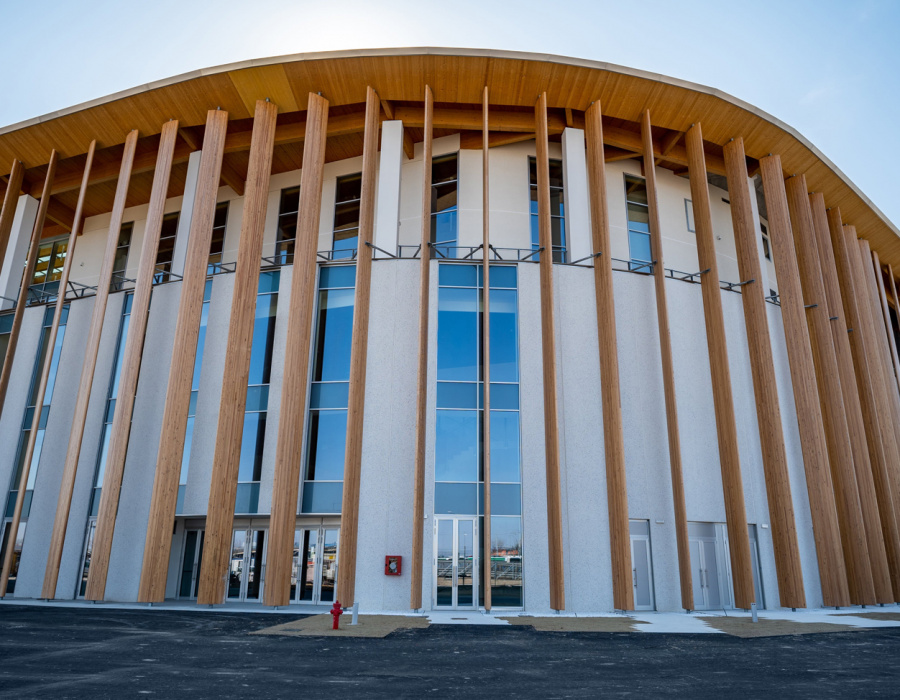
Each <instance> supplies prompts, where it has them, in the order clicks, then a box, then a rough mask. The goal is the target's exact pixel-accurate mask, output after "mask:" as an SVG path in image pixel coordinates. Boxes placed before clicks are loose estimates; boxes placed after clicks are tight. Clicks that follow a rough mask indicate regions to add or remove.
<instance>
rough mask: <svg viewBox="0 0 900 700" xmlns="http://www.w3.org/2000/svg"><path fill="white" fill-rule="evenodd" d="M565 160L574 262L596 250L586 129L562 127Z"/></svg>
mask: <svg viewBox="0 0 900 700" xmlns="http://www.w3.org/2000/svg"><path fill="white" fill-rule="evenodd" d="M562 159H563V182H564V184H565V214H566V244H567V247H568V253H569V261H570V262H572V261H574V260H580V259H581V258H584V257H587V256H588V255H590V254H591V253H592V252H593V245H592V243H591V208H590V201H589V200H588V182H587V162H586V155H585V147H584V130H583V129H570V128H567V129H564V130H563V133H562Z"/></svg>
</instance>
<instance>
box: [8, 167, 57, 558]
mask: <svg viewBox="0 0 900 700" xmlns="http://www.w3.org/2000/svg"><path fill="white" fill-rule="evenodd" d="M58 160H59V154H58V153H57V152H56V151H55V150H53V151H51V152H50V162H49V164H48V165H47V175H46V177H45V178H44V189H43V191H42V192H41V202H40V205H39V206H38V213H37V218H36V219H35V222H34V228H33V229H32V230H31V242H30V243H29V247H28V257H27V259H26V261H25V270H24V272H23V273H22V284H20V285H19V297H18V299H17V301H16V306H15V313H14V314H13V325H12V329H11V330H10V333H9V340H8V341H7V344H6V357H5V359H4V361H3V368H2V370H0V411H2V410H3V404H4V402H5V401H6V390H7V388H8V387H9V377H10V374H11V372H12V366H13V360H14V359H15V357H16V346H17V345H18V344H19V330H20V329H21V328H22V315H23V314H24V313H25V305H26V304H27V303H28V288H29V286H30V285H31V279H32V277H34V267H35V265H36V264H37V253H38V248H40V245H41V233H42V232H43V230H44V221H46V219H47V209H48V208H49V207H50V190H51V188H52V187H53V178H54V177H55V176H56V163H57V161H58ZM7 549H8V550H9V549H10V548H9V547H7Z"/></svg>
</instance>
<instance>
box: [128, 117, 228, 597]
mask: <svg viewBox="0 0 900 700" xmlns="http://www.w3.org/2000/svg"><path fill="white" fill-rule="evenodd" d="M227 129H228V113H227V112H225V111H221V110H210V111H209V113H208V114H207V118H206V131H205V133H204V135H203V149H202V154H201V156H200V170H199V173H198V177H197V189H196V192H195V194H194V207H193V213H192V215H191V227H190V231H189V233H188V249H187V256H186V259H185V264H184V279H183V281H182V283H181V298H180V299H179V301H178V316H177V318H176V321H175V342H174V346H173V349H172V360H171V365H170V367H169V380H168V387H167V390H166V403H165V406H164V408H163V420H162V431H161V433H160V437H159V450H158V452H157V462H156V475H155V477H154V480H153V492H152V495H151V497H150V517H149V520H148V523H147V537H146V540H145V543H144V560H143V564H142V566H141V583H140V587H139V589H138V601H139V602H141V603H156V602H161V601H163V600H164V599H165V596H166V575H167V573H168V568H169V554H170V552H171V549H172V523H173V522H174V520H175V505H176V500H177V497H178V476H179V473H180V469H181V458H182V454H183V452H184V435H185V430H186V428H187V417H188V407H189V403H190V398H191V377H192V375H193V371H194V360H195V359H196V356H197V338H198V335H199V332H200V314H201V311H202V307H203V289H204V287H205V285H206V269H207V262H208V259H209V245H210V240H211V239H212V225H213V217H214V216H215V208H216V194H217V193H218V189H219V175H220V171H221V168H222V154H223V148H224V145H225V133H226V131H227Z"/></svg>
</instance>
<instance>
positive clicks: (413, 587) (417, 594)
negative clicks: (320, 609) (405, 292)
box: [404, 85, 434, 610]
mask: <svg viewBox="0 0 900 700" xmlns="http://www.w3.org/2000/svg"><path fill="white" fill-rule="evenodd" d="M433 110H434V95H433V94H432V92H431V88H430V87H429V86H428V85H426V86H425V124H424V134H425V135H424V138H425V141H424V142H423V144H422V231H421V238H420V241H421V242H420V243H419V357H418V370H417V375H416V377H417V383H416V456H415V473H414V476H413V522H412V557H411V560H410V569H409V576H410V582H409V607H410V609H411V610H419V609H420V608H421V607H422V567H423V566H424V562H423V561H422V557H423V555H422V545H423V539H424V536H425V525H426V524H427V523H426V522H425V460H426V458H427V454H426V431H427V429H428V303H429V289H430V271H431V248H430V247H429V245H428V244H429V242H430V241H431V152H432V139H433V132H434V128H433V120H432V114H433ZM404 128H405V125H404Z"/></svg>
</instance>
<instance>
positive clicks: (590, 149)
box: [541, 100, 634, 610]
mask: <svg viewBox="0 0 900 700" xmlns="http://www.w3.org/2000/svg"><path fill="white" fill-rule="evenodd" d="M584 117H585V139H586V142H587V144H586V145H587V167H588V182H589V187H590V200H591V239H592V245H593V248H594V256H595V257H594V294H595V297H596V304H597V333H598V341H599V349H600V382H601V387H600V389H601V401H602V404H603V449H604V457H605V461H606V497H607V505H608V508H609V538H610V554H611V558H612V580H613V605H614V606H615V607H616V609H618V610H633V609H634V587H633V585H632V576H631V535H630V533H629V530H628V494H627V490H626V480H625V439H624V436H623V434H622V401H621V395H620V391H619V355H618V349H617V347H616V308H615V298H614V296H613V276H612V258H611V256H610V246H609V210H608V207H607V202H606V162H605V158H604V154H603V112H602V110H601V106H600V101H599V100H596V101H595V102H593V103H591V105H590V107H588V109H587V111H586V112H585V115H584ZM547 226H548V228H549V226H550V223H549V216H548V222H547ZM541 245H543V243H542V244H541ZM548 250H549V248H548ZM551 329H552V326H551Z"/></svg>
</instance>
